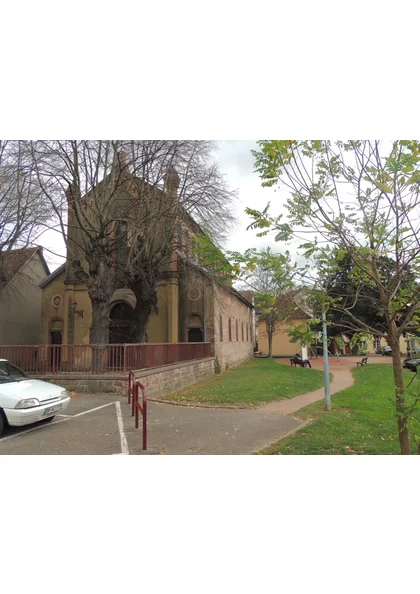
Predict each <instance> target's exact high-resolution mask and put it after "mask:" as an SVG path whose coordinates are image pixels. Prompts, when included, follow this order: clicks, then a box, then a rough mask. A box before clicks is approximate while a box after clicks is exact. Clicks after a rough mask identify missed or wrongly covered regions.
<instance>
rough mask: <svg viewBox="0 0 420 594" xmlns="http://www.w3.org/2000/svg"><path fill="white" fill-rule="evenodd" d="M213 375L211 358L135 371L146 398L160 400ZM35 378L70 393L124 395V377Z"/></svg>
mask: <svg viewBox="0 0 420 594" xmlns="http://www.w3.org/2000/svg"><path fill="white" fill-rule="evenodd" d="M214 373H215V369H214V357H207V358H205V359H198V360H195V361H186V362H184V363H174V364H173V365H163V366H162V367H155V368H154V369H145V370H140V371H136V372H135V375H136V378H137V379H139V380H140V382H141V383H142V384H143V386H144V387H145V388H146V390H147V395H148V396H149V397H150V398H153V397H155V398H157V397H163V396H166V395H167V394H172V393H173V392H179V391H181V390H183V389H184V388H188V387H189V386H192V385H193V384H196V383H197V382H199V381H201V380H203V379H206V378H208V377H212V376H213V375H214ZM36 378H37V379H40V380H44V381H47V382H50V383H52V384H56V385H58V386H62V387H63V388H66V389H67V390H69V391H71V392H78V393H91V394H98V393H108V392H110V393H112V392H114V393H117V394H119V395H120V396H126V395H127V389H128V384H127V382H128V374H127V375H120V374H118V375H108V376H100V377H95V376H87V375H86V376H83V375H80V374H74V375H72V374H66V375H55V376H54V377H51V375H42V376H36Z"/></svg>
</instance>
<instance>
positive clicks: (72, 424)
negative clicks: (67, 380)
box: [0, 394, 142, 455]
mask: <svg viewBox="0 0 420 594" xmlns="http://www.w3.org/2000/svg"><path fill="white" fill-rule="evenodd" d="M130 430H131V431H130ZM128 433H130V434H131V435H130V437H131V438H132V441H133V443H132V444H131V450H132V451H131V452H130V453H137V450H138V449H141V437H142V435H141V429H139V430H135V429H134V420H133V419H132V418H131V409H130V407H129V406H128V405H127V403H126V401H125V400H122V401H120V400H119V398H118V396H117V395H116V394H95V395H94V394H91V395H85V394H83V395H76V396H75V397H73V398H72V399H71V402H70V404H69V406H68V408H67V409H66V411H65V414H63V415H59V414H58V415H57V416H56V417H54V419H53V420H52V421H50V422H48V421H47V422H45V421H42V422H40V423H36V424H34V425H27V426H25V427H8V428H7V429H6V430H5V432H4V434H3V436H2V437H1V438H0V454H41V455H42V454H104V455H107V454H108V455H109V454H128V453H129V448H128V441H127V434H128ZM137 445H138V448H137Z"/></svg>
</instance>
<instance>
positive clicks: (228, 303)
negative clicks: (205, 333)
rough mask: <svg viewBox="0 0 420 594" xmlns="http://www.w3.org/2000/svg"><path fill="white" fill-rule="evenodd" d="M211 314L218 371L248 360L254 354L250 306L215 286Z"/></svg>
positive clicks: (233, 294) (235, 295) (251, 310)
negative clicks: (212, 315) (212, 312)
mask: <svg viewBox="0 0 420 594" xmlns="http://www.w3.org/2000/svg"><path fill="white" fill-rule="evenodd" d="M213 311H214V321H213V328H214V338H213V339H214V354H215V356H216V359H217V361H218V363H219V365H220V369H221V371H225V370H226V369H230V368H231V367H235V366H236V365H240V364H241V363H244V362H245V361H248V359H251V358H252V356H253V352H254V336H253V334H254V330H253V316H252V312H253V309H252V307H251V306H250V305H247V304H246V303H244V302H243V301H242V300H241V299H240V298H239V297H238V296H237V294H235V293H231V292H230V291H229V290H227V289H224V288H223V287H220V286H215V287H214V293H213ZM229 325H230V330H229Z"/></svg>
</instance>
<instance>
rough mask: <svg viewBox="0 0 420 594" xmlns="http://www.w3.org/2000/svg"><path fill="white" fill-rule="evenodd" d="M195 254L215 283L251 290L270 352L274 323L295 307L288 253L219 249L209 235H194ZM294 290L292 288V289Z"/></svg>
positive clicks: (294, 271)
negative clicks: (214, 278) (291, 296)
mask: <svg viewBox="0 0 420 594" xmlns="http://www.w3.org/2000/svg"><path fill="white" fill-rule="evenodd" d="M195 249H196V254H197V257H198V259H199V260H200V261H201V263H202V264H203V266H205V267H206V268H207V269H209V270H211V272H212V274H213V275H214V276H215V277H216V278H218V279H219V282H222V283H228V284H232V283H233V282H239V283H240V288H243V289H248V290H252V291H253V292H254V300H255V307H256V309H257V312H258V316H259V318H260V319H264V321H265V324H266V331H267V338H268V356H269V357H272V355H273V336H274V334H275V333H276V332H277V330H278V323H279V322H281V321H284V320H286V319H287V318H288V317H289V316H290V314H291V313H292V311H293V309H295V308H296V307H297V306H296V304H295V302H294V301H293V299H291V298H290V291H291V290H292V289H294V288H295V284H294V279H295V277H296V275H297V274H298V268H297V266H296V264H294V263H292V261H291V258H290V253H289V252H287V251H286V252H285V254H281V253H274V252H273V251H272V250H271V249H270V248H266V249H263V250H260V251H258V250H257V249H255V248H251V249H248V250H246V251H245V252H244V253H243V254H241V253H239V252H233V251H226V252H223V251H222V250H221V249H220V248H219V247H217V246H215V245H214V244H213V242H212V241H211V239H210V237H209V236H204V237H201V236H198V237H197V238H196V246H195ZM295 293H296V291H295Z"/></svg>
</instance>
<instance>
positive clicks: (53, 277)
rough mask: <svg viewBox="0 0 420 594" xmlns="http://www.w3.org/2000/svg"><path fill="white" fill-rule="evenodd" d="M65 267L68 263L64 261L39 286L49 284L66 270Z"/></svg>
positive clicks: (42, 286)
mask: <svg viewBox="0 0 420 594" xmlns="http://www.w3.org/2000/svg"><path fill="white" fill-rule="evenodd" d="M65 269H66V264H65V263H64V264H62V265H61V266H59V267H58V268H57V270H54V272H51V274H50V275H49V276H47V278H44V280H43V281H41V282H40V283H39V286H40V287H41V289H42V288H44V287H45V286H46V285H48V283H50V282H51V281H52V280H54V279H55V278H57V276H60V274H61V273H62V272H64V271H65Z"/></svg>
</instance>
